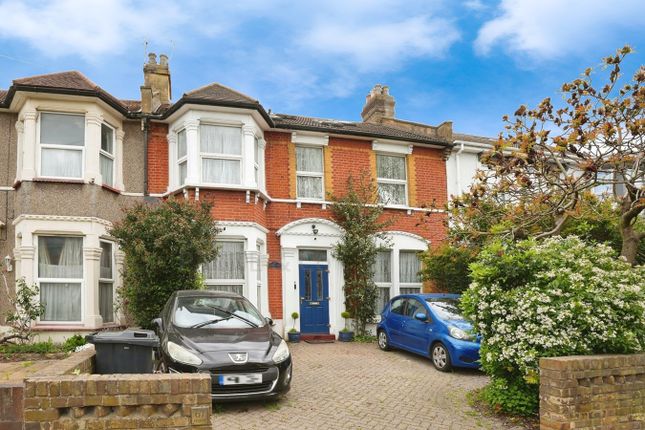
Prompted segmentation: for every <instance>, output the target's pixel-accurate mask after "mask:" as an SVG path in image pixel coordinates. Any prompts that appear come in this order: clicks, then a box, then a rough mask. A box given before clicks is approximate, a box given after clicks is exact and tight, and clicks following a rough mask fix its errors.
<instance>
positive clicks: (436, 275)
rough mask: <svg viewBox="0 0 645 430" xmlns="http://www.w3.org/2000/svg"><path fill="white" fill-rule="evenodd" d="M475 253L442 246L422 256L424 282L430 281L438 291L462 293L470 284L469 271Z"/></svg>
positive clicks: (450, 246)
mask: <svg viewBox="0 0 645 430" xmlns="http://www.w3.org/2000/svg"><path fill="white" fill-rule="evenodd" d="M476 255H477V254H476V251H475V250H474V249H472V248H467V247H465V246H458V245H451V244H444V245H442V246H440V247H438V248H436V249H432V250H428V251H427V252H425V253H423V254H422V257H421V258H422V260H423V269H422V270H421V275H422V276H423V279H424V280H427V281H431V282H432V283H433V284H434V285H435V287H437V289H438V290H439V291H445V292H448V293H457V294H459V293H462V292H463V291H464V290H466V289H467V288H468V285H469V284H470V269H469V268H468V266H469V265H470V263H472V262H473V260H474V259H475V256H476Z"/></svg>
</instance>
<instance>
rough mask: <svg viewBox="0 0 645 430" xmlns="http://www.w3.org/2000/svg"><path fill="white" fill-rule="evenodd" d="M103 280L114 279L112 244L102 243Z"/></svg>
mask: <svg viewBox="0 0 645 430" xmlns="http://www.w3.org/2000/svg"><path fill="white" fill-rule="evenodd" d="M100 277H101V279H112V244H111V243H108V242H101V275H100Z"/></svg>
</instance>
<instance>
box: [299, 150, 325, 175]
mask: <svg viewBox="0 0 645 430" xmlns="http://www.w3.org/2000/svg"><path fill="white" fill-rule="evenodd" d="M296 170H298V171H301V172H312V173H322V171H323V151H322V149H321V148H308V147H303V146H297V147H296Z"/></svg>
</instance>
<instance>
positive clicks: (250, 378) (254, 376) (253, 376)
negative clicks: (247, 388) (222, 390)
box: [218, 373, 262, 385]
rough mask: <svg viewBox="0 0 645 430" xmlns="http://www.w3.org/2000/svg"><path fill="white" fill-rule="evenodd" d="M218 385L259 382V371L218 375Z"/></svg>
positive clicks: (260, 375) (260, 376) (260, 379)
mask: <svg viewBox="0 0 645 430" xmlns="http://www.w3.org/2000/svg"><path fill="white" fill-rule="evenodd" d="M218 382H219V385H238V384H261V383H262V374H261V373H247V374H243V375H219V381H218Z"/></svg>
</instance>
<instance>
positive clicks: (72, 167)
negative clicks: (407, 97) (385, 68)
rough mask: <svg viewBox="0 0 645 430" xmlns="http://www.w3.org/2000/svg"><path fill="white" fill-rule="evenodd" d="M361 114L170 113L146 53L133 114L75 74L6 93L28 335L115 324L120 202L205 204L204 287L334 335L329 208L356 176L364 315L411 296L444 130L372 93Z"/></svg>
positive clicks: (165, 75)
mask: <svg viewBox="0 0 645 430" xmlns="http://www.w3.org/2000/svg"><path fill="white" fill-rule="evenodd" d="M361 115H362V119H363V120H362V121H360V122H352V121H337V120H326V119H317V118H309V117H303V116H297V115H283V114H271V113H269V112H268V111H267V110H265V108H264V107H263V106H262V105H261V104H260V103H259V102H258V101H257V100H255V99H253V98H251V97H248V96H246V95H244V94H241V93H239V92H237V91H235V90H233V89H230V88H228V87H225V86H223V85H220V84H216V83H214V84H210V85H206V86H204V87H201V88H198V89H196V90H193V91H190V92H188V93H186V94H184V95H182V96H181V97H180V98H179V99H178V100H176V101H174V102H173V101H172V98H171V79H170V72H169V67H168V59H167V57H166V56H164V55H161V56H160V57H159V59H158V60H157V57H156V56H155V55H154V54H150V58H149V62H148V63H147V64H146V65H145V66H144V84H143V86H141V100H136V101H135V100H119V99H117V98H115V97H114V96H112V95H110V94H109V93H108V92H106V91H105V90H103V89H101V88H100V87H98V86H97V85H96V84H94V83H93V82H91V81H90V80H89V79H88V78H86V77H85V76H84V75H82V74H81V73H79V72H75V71H72V72H62V73H54V74H48V75H41V76H33V77H29V78H23V79H16V80H14V81H13V84H12V85H11V86H10V88H9V89H8V90H7V91H0V162H1V163H2V164H1V167H0V253H1V254H0V255H1V256H2V257H5V256H6V257H5V258H4V259H3V264H5V265H6V267H10V268H11V269H12V271H11V272H10V274H11V275H12V276H13V277H14V278H19V277H24V278H25V279H26V280H27V282H35V283H37V284H38V285H39V286H40V299H41V301H42V302H43V303H45V304H46V312H45V314H44V315H43V316H42V318H40V320H39V321H38V322H37V329H38V331H40V332H46V333H48V334H47V335H48V336H50V335H52V334H56V335H62V334H65V333H72V332H75V333H76V332H82V331H89V330H95V329H97V328H101V327H105V326H107V325H111V324H118V318H117V316H116V314H118V312H116V311H117V310H116V308H115V306H114V299H115V297H116V293H115V291H116V289H118V288H119V286H120V284H121V282H122V280H121V273H120V271H121V268H122V262H123V255H122V253H121V252H119V250H118V248H117V246H116V245H115V244H114V242H113V240H112V238H111V237H110V236H109V233H108V231H109V227H110V225H111V223H113V222H114V221H115V220H118V219H119V217H120V216H121V208H122V207H124V206H127V205H129V204H131V203H132V202H134V201H137V200H144V199H147V200H157V199H163V198H167V197H169V196H176V197H178V198H186V199H194V200H206V201H209V202H211V203H212V204H213V209H212V216H213V219H214V220H216V221H217V222H218V223H219V225H220V226H221V227H222V228H223V231H222V232H221V234H220V235H219V237H218V240H219V242H220V248H221V252H220V256H219V257H218V258H217V259H216V260H215V261H213V262H210V263H209V264H205V265H204V266H203V267H202V269H201V270H202V271H203V275H204V278H205V280H206V284H207V285H208V287H209V288H212V289H217V290H226V291H234V292H237V293H240V294H243V295H244V296H246V297H248V298H249V299H250V300H251V301H252V302H253V303H254V304H256V305H257V307H258V308H259V309H260V310H261V311H262V312H263V313H264V314H265V315H267V316H271V317H272V318H273V319H274V320H275V321H276V322H277V324H278V327H277V329H278V330H283V329H284V327H285V326H287V325H289V324H290V321H289V320H288V315H290V314H291V312H293V311H298V312H299V313H300V314H301V318H300V320H299V322H298V324H299V325H300V327H299V328H300V329H301V331H302V332H303V333H332V334H333V333H336V332H338V330H339V329H340V328H342V325H343V321H342V319H341V317H340V313H341V311H342V310H343V292H342V270H343V268H342V266H341V264H340V263H339V262H338V261H337V260H336V259H335V258H334V256H333V253H332V247H333V245H334V243H335V242H336V241H337V240H338V239H339V237H340V230H339V228H338V226H337V225H336V224H335V223H334V222H333V221H331V220H330V211H329V205H330V201H329V196H330V195H333V194H335V195H342V194H343V192H344V191H345V189H346V186H347V179H348V177H349V176H350V175H354V176H356V175H358V174H360V173H361V171H367V172H370V174H371V176H372V178H373V180H374V181H375V183H376V184H377V185H378V190H379V195H380V198H381V200H382V203H383V204H384V205H385V207H386V212H387V214H388V216H391V217H392V218H393V220H394V222H393V223H392V225H391V226H390V227H389V231H388V232H387V234H388V236H389V237H390V238H391V243H392V248H391V250H390V251H387V252H382V253H381V254H379V256H378V264H377V265H376V268H375V280H376V282H377V284H378V286H379V288H380V289H379V291H380V302H381V303H383V302H384V301H386V300H387V299H388V298H389V297H390V296H393V295H396V294H398V293H400V292H408V291H418V290H420V289H421V288H422V283H421V281H420V279H419V277H418V275H417V272H418V270H419V268H420V264H419V260H418V258H417V252H419V251H423V250H425V249H427V247H428V245H429V244H430V245H432V244H437V243H438V242H440V241H441V240H442V239H443V238H444V234H445V230H444V225H443V222H444V217H445V214H443V213H442V212H441V211H440V210H436V211H432V212H431V213H430V215H429V216H427V217H425V218H426V222H424V223H421V224H419V219H420V217H421V215H423V214H424V213H426V212H427V211H428V209H427V208H428V207H430V206H431V205H435V206H436V207H441V205H443V204H444V203H445V201H446V199H447V197H448V191H447V189H448V188H447V187H448V185H447V184H448V182H449V178H447V174H446V159H448V158H449V157H450V156H451V154H452V156H453V157H454V156H455V155H456V152H457V149H459V148H458V147H457V149H455V150H453V148H455V147H456V146H455V144H454V143H453V142H454V139H453V135H452V124H451V123H450V122H446V123H443V124H441V125H439V126H437V127H433V126H429V125H424V124H417V123H412V122H407V121H402V120H398V119H396V118H395V116H394V98H393V97H392V96H391V95H390V94H389V91H388V88H387V87H383V86H380V85H377V86H375V87H374V88H373V89H372V90H371V91H370V93H369V94H368V96H367V99H366V103H365V107H364V109H363V111H362V113H361ZM467 138H468V137H467V136H466V137H464V136H463V135H460V137H459V139H460V141H464V139H466V141H468V139H467ZM462 146H463V145H462ZM451 165H452V166H454V165H457V166H458V165H459V163H458V162H457V161H455V162H452V164H451ZM453 170H454V167H453ZM457 174H458V173H457ZM453 182H454V181H453ZM5 301H6V298H5ZM4 306H5V307H6V303H5V304H4Z"/></svg>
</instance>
